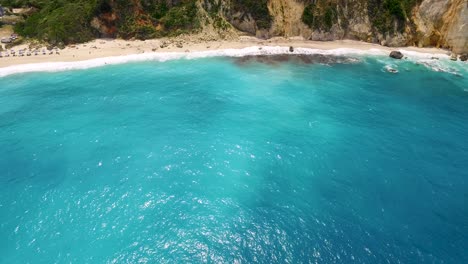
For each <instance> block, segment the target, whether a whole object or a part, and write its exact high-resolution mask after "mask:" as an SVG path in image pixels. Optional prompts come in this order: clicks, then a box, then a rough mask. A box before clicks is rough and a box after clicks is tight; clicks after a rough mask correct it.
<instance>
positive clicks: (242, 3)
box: [232, 0, 272, 29]
mask: <svg viewBox="0 0 468 264" xmlns="http://www.w3.org/2000/svg"><path fill="white" fill-rule="evenodd" d="M232 5H233V8H234V10H235V11H238V12H243V13H244V14H250V15H251V16H252V18H253V19H254V20H255V23H256V25H257V28H259V29H269V28H270V27H271V22H272V18H271V15H270V11H268V0H232Z"/></svg>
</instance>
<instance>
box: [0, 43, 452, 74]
mask: <svg viewBox="0 0 468 264" xmlns="http://www.w3.org/2000/svg"><path fill="white" fill-rule="evenodd" d="M291 46H292V47H294V52H292V53H291V52H289V47H291ZM27 47H28V46H27V45H26V44H23V45H19V46H17V47H14V49H15V50H18V49H23V48H27ZM41 50H42V49H41ZM392 50H399V51H401V52H402V53H403V54H404V55H405V56H408V57H418V58H421V57H422V58H427V59H429V58H431V57H437V58H443V59H445V58H446V59H449V58H450V56H449V55H448V54H449V51H447V50H443V49H436V48H416V47H401V48H390V47H385V46H381V45H378V44H371V43H366V42H360V41H353V40H338V41H330V42H320V41H305V40H302V39H294V38H291V39H284V38H273V39H269V40H262V39H257V38H254V37H239V38H238V39H236V40H200V39H194V38H174V39H152V40H146V41H140V40H134V41H131V40H130V41H127V40H120V39H96V40H93V41H91V42H88V43H83V44H78V45H71V46H67V47H66V48H64V49H63V50H59V53H60V54H55V52H54V54H52V55H48V54H49V53H48V52H47V55H42V52H40V55H34V54H33V55H31V56H24V57H12V56H10V57H3V58H0V77H4V76H7V75H11V74H15V73H26V72H51V71H65V70H73V69H86V68H93V67H100V66H105V65H110V64H122V63H127V62H137V61H151V60H153V61H166V60H173V59H182V58H186V59H194V58H203V57H221V56H228V57H240V56H247V55H276V54H325V55H376V56H387V57H388V55H389V53H390V51H392Z"/></svg>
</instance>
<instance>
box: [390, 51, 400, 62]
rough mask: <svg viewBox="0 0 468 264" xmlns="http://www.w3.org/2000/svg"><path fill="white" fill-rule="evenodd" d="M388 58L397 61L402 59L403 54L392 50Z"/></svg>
mask: <svg viewBox="0 0 468 264" xmlns="http://www.w3.org/2000/svg"><path fill="white" fill-rule="evenodd" d="M390 57H391V58H394V59H397V60H401V59H402V58H403V54H402V53H401V52H399V51H396V50H394V51H392V52H390Z"/></svg>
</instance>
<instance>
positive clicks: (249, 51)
mask: <svg viewBox="0 0 468 264" xmlns="http://www.w3.org/2000/svg"><path fill="white" fill-rule="evenodd" d="M400 51H401V52H403V54H404V55H405V56H406V57H407V58H408V59H410V60H415V61H419V60H426V61H427V60H433V59H432V58H434V57H436V58H438V59H441V60H448V59H449V56H448V55H444V54H428V53H420V52H415V51H407V50H404V49H402V50H400ZM281 54H298V55H299V54H300V55H310V54H322V55H337V56H338V55H357V56H386V57H388V51H386V50H382V49H368V50H360V49H352V48H338V49H332V50H323V49H310V48H295V49H294V52H290V51H289V48H288V47H279V46H276V47H272V46H266V47H259V46H252V47H247V48H243V49H222V50H209V51H196V52H154V53H144V54H134V55H125V56H115V57H105V58H97V59H91V60H85V61H74V62H44V63H34V64H22V65H13V66H8V67H5V68H1V69H0V77H4V76H7V75H11V74H16V73H27V72H56V71H67V70H80V69H88V68H95V67H101V66H105V65H115V64H123V63H128V62H141V61H159V62H164V61H168V60H176V59H197V58H206V57H243V56H255V55H281ZM423 65H425V66H428V67H429V68H432V69H434V70H437V69H440V67H433V64H432V63H423Z"/></svg>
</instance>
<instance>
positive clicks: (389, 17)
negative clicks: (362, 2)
mask: <svg viewBox="0 0 468 264" xmlns="http://www.w3.org/2000/svg"><path fill="white" fill-rule="evenodd" d="M421 1H422V0H368V4H367V7H368V8H367V9H368V14H369V19H370V21H371V23H372V26H373V27H374V28H375V29H376V31H377V32H379V33H382V34H385V33H395V23H396V25H397V27H396V31H397V32H403V30H404V29H405V26H406V25H407V24H408V23H410V24H411V23H412V18H411V10H412V9H413V7H414V6H415V5H416V4H419V3H420V2H421Z"/></svg>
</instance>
